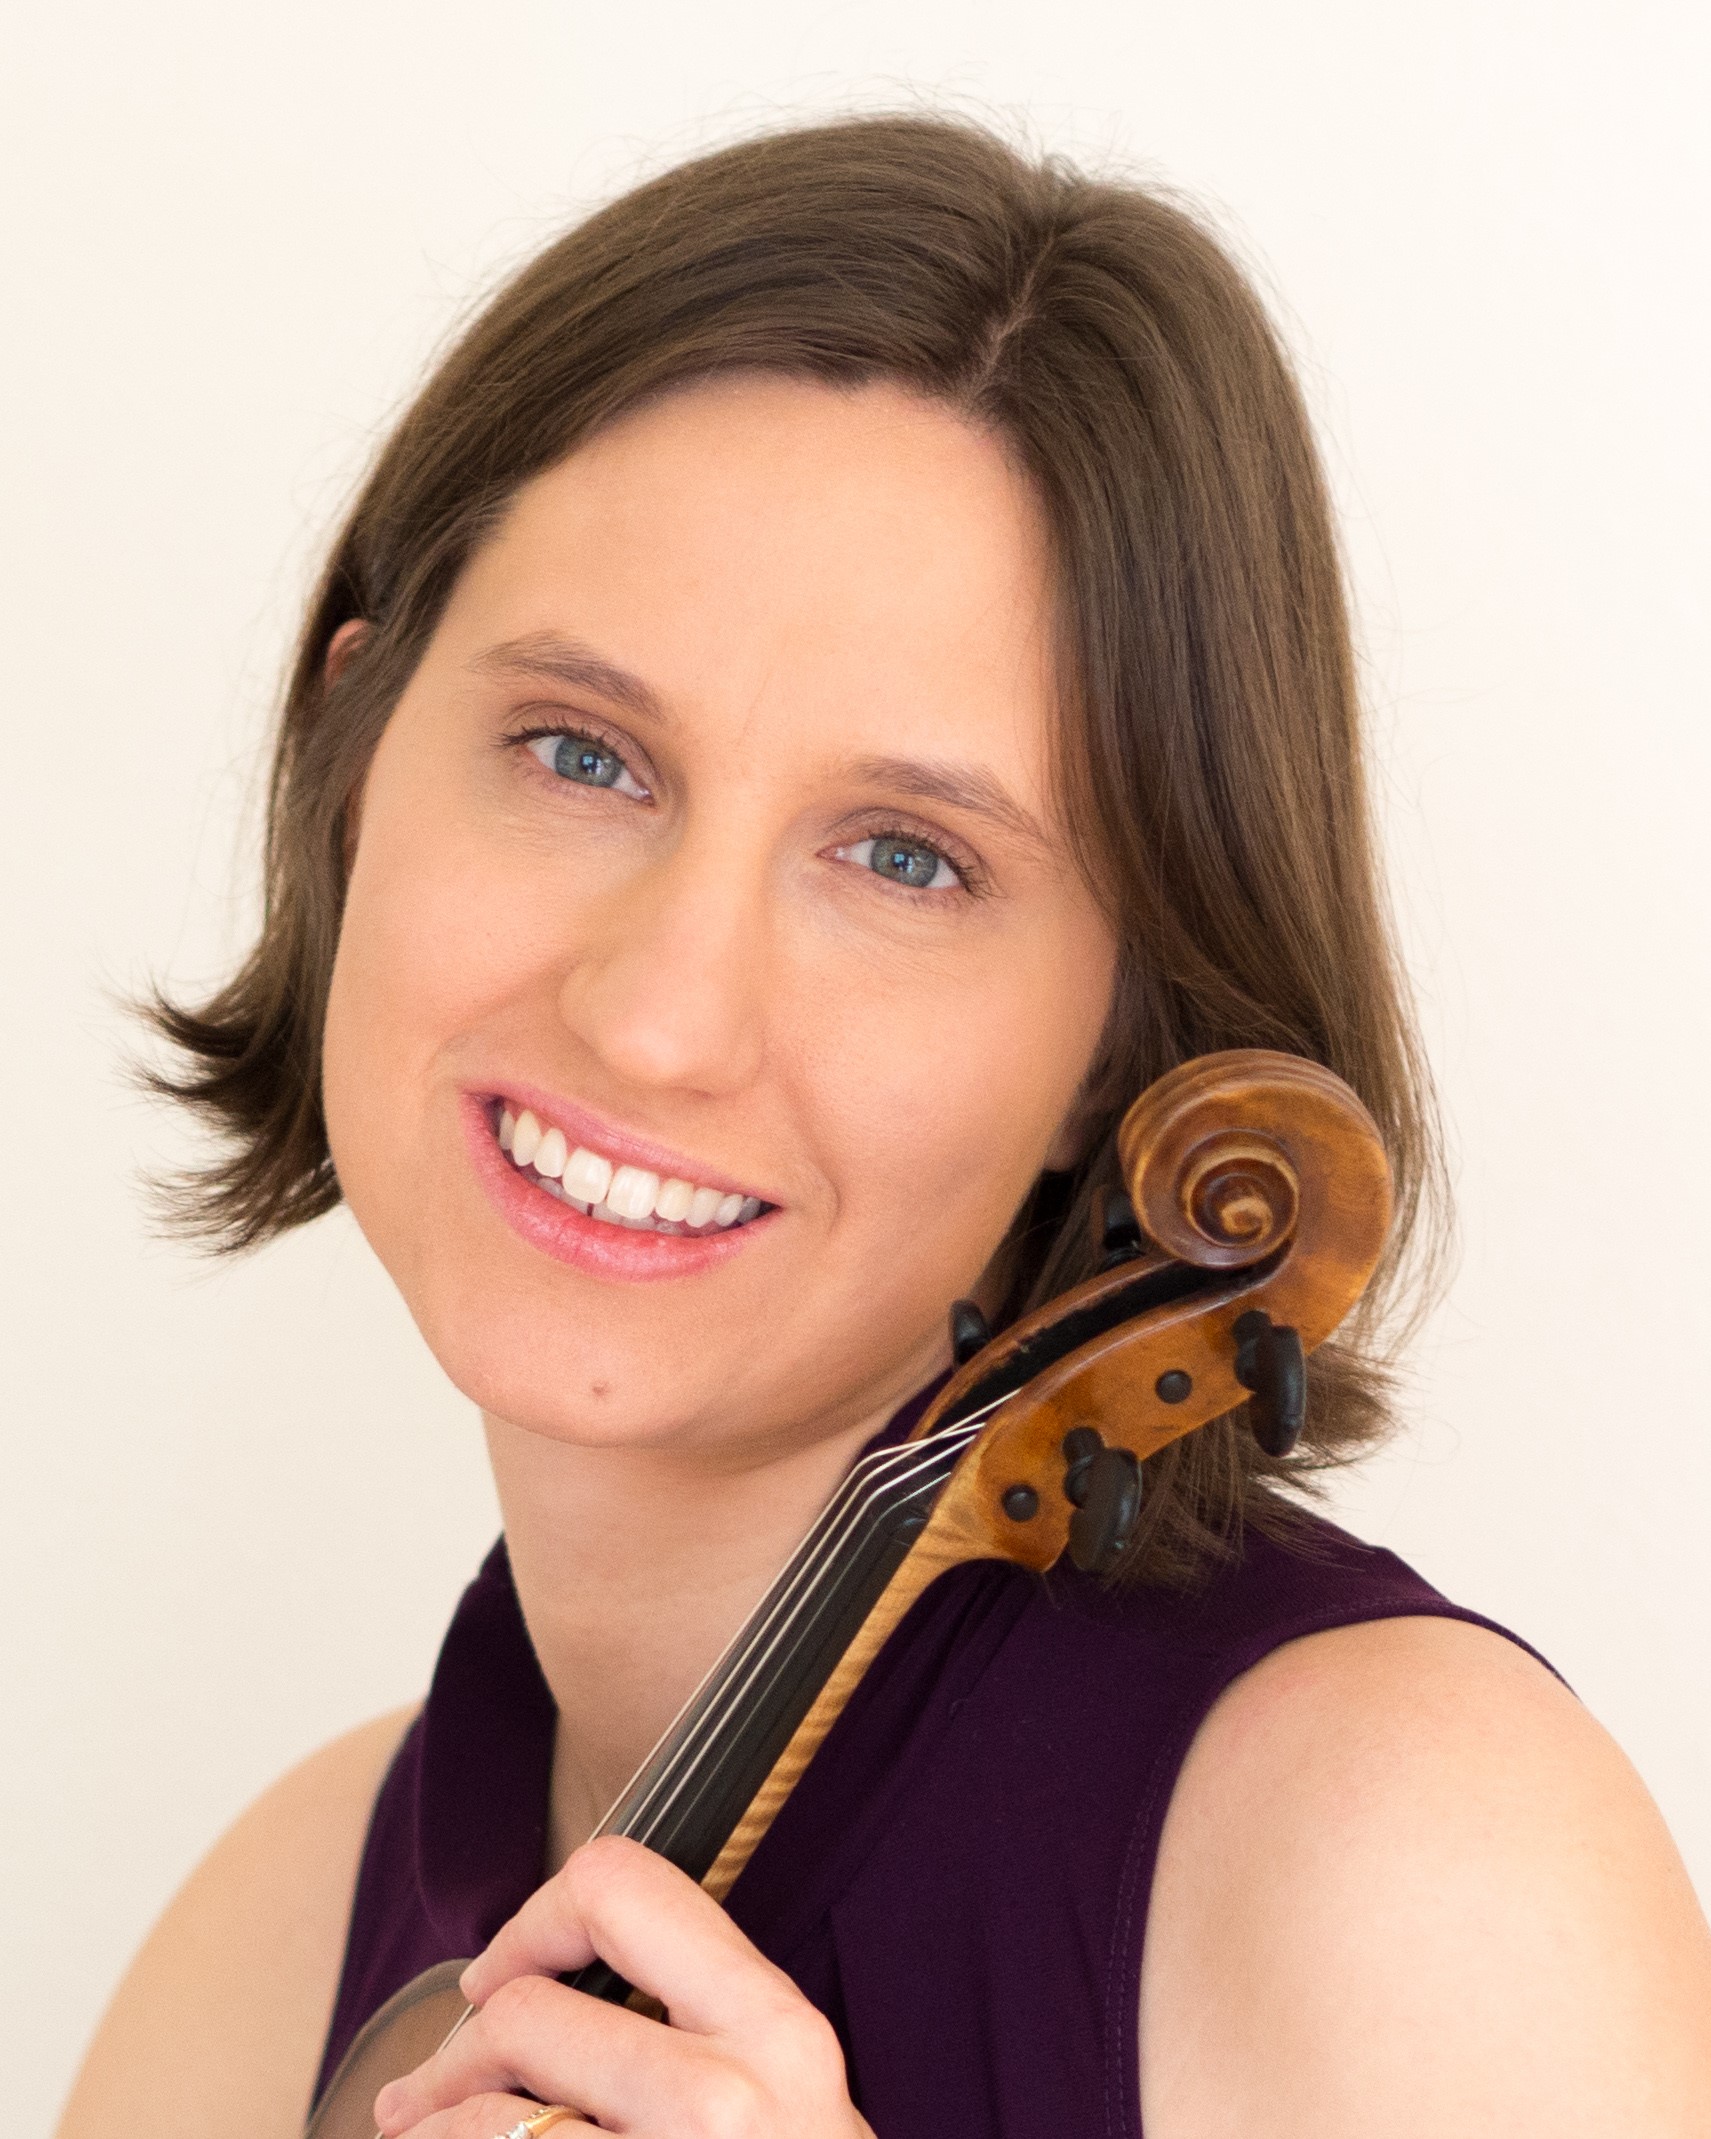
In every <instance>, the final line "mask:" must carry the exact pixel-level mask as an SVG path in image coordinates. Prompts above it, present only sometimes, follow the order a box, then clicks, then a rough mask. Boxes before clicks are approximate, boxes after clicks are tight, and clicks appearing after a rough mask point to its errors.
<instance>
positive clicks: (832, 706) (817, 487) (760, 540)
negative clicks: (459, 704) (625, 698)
mask: <svg viewBox="0 0 1711 2139" xmlns="http://www.w3.org/2000/svg"><path fill="white" fill-rule="evenodd" d="M1049 612H1050V596H1049V569H1048V557H1047V548H1046V542H1045V538H1044V532H1043V528H1042V525H1041V520H1040V515H1039V511H1038V507H1037V504H1036V501H1035V499H1034V496H1033V493H1032V490H1031V488H1030V486H1029V485H1028V483H1027V482H1026V479H1025V478H1024V477H1023V476H1022V475H1020V473H1019V472H1018V471H1017V470H1016V469H1015V467H1014V466H1013V465H1012V463H1011V461H1010V460H1009V458H1008V457H1007V455H1006V454H1005V452H1004V451H1003V449H1002V447H1001V446H1000V445H999V443H998V442H997V441H996V440H994V439H993V438H992V437H991V436H990V435H988V434H987V433H985V432H983V431H981V430H979V429H977V428H975V427H974V426H972V425H971V424H969V423H967V422H966V421H964V420H963V419H962V418H961V417H960V416H959V415H957V414H956V413H955V412H954V411H952V410H950V409H949V408H946V407H944V406H942V405H939V404H937V403H934V402H931V401H927V400H925V399H923V398H921V397H919V396H916V395H913V394H910V393H908V392H907V391H905V390H903V389H901V388H899V387H896V386H893V385H871V386H864V387H861V388H858V389H853V390H843V389H838V388H832V387H826V386H821V385H817V384H814V383H811V382H804V381H800V380H794V379H785V378H766V377H752V376H741V377H734V378H728V379H721V380H717V381H709V382H704V383H701V384H699V385H697V386H694V387H692V388H688V389H684V390H681V391H679V392H676V393H674V394H672V395H671V396H669V397H668V398H665V399H663V400H660V401H658V402H655V403H653V404H651V405H649V406H647V407H645V408H642V409H640V410H637V411H635V412H633V413H631V414H629V415H627V416H625V417H623V418H621V419H620V420H618V421H616V422H614V423H613V424H611V425H610V426H608V427H607V428H606V429H604V430H603V431H601V432H600V433H598V434H597V435H596V436H595V437H594V438H592V439H591V440H589V441H588V442H587V443H585V444H584V445H583V446H581V447H580V448H578V450H577V451H576V452H574V453H572V454H571V455H569V456H568V457H567V458H566V459H565V460H564V461H562V462H560V463H559V464H558V465H557V466H556V467H554V468H552V469H550V470H549V471H547V472H546V473H545V474H543V475H541V476H539V477H537V478H536V479H535V480H534V481H532V482H531V483H529V484H528V485H527V486H526V487H525V488H524V489H523V490H522V491H521V492H520V493H519V495H518V497H517V499H516V500H515V501H514V503H513V506H512V508H511V510H510V511H509V513H508V514H507V516H506V519H505V520H504V522H503V523H502V525H501V527H500V529H499V531H498V532H497V534H496V535H495V536H494V537H493V539H492V540H491V541H490V542H489V543H488V544H487V545H486V547H485V548H484V549H483V550H482V551H481V552H480V553H479V554H478V555H477V556H476V557H475V558H474V559H473V560H472V562H471V564H470V566H469V569H468V571H467V572H466V573H465V575H464V579H463V581H462V582H461V583H460V586H459V589H458V592H457V595H456V596H455V597H454V600H453V603H452V605H451V609H450V610H449V611H448V614H447V618H446V630H447V633H448V635H449V636H450V637H451V639H452V640H453V641H454V642H456V643H457V646H458V647H459V649H460V650H461V651H462V652H463V653H464V655H465V657H466V658H469V657H478V656H479V653H480V650H481V647H482V646H483V645H484V644H491V643H495V642H499V641H504V640H511V639H516V638H521V637H525V636H527V635H529V634H531V633H539V632H560V633H563V634H566V635H569V636H572V637H574V638H575V639H577V640H579V641H581V642H583V643H584V644H586V645H588V646H590V647H591V648H593V649H594V650H595V651H596V652H597V653H598V654H599V655H600V656H601V657H602V658H603V659H605V660H607V661H609V662H612V663H615V664H617V665H619V666H622V667H624V668H626V669H629V670H632V671H634V672H635V673H636V674H637V675H639V676H640V677H642V678H643V679H644V680H645V681H646V683H647V684H648V685H649V687H650V689H651V690H652V691H653V692H654V694H655V695H656V696H657V697H658V698H659V699H660V701H661V702H662V704H663V705H664V706H665V707H666V708H667V709H671V708H674V707H690V708H698V709H700V710H702V711H704V712H706V713H708V714H724V715H726V716H729V715H732V714H735V713H740V714H742V715H743V716H744V717H745V718H747V719H748V720H750V721H754V720H760V719H765V718H768V717H784V716H788V718H789V719H790V720H791V721H792V722H793V723H794V724H795V725H796V726H797V727H798V728H799V729H802V730H803V731H804V732H805V733H811V732H812V731H813V729H814V728H815V727H816V725H817V724H819V723H822V722H825V721H832V722H834V723H836V724H837V725H838V726H839V727H840V728H841V730H842V731H843V733H844V737H845V740H846V741H847V742H848V743H849V744H850V745H851V746H852V747H854V748H858V749H859V748H866V747H869V746H878V745H879V744H881V743H884V744H887V745H889V746H895V744H896V743H897V741H898V739H899V735H900V734H901V735H902V737H903V738H904V739H905V740H910V741H912V742H918V743H919V742H930V741H933V740H935V739H937V740H939V741H941V742H946V743H948V742H950V741H951V740H953V739H954V740H955V741H956V742H957V743H958V744H959V746H960V747H962V748H965V749H966V748H967V747H968V745H969V743H970V741H971V740H972V739H973V735H974V732H975V731H980V732H983V734H984V739H985V742H986V744H987V747H988V750H989V752H990V751H997V752H999V753H1001V754H1005V755H1012V756H1019V757H1021V758H1024V759H1026V760H1028V761H1029V764H1030V770H1031V771H1032V772H1033V774H1034V775H1035V776H1036V777H1037V776H1038V774H1039V770H1040V763H1039V761H1040V760H1041V757H1042V753H1043V749H1044V742H1045V728H1046V722H1047V716H1048V710H1049V706H1050V703H1051V699H1052V695H1053V694H1052V678H1051V639H1052V633H1051V629H1050V623H1049Z"/></svg>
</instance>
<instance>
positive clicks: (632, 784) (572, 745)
mask: <svg viewBox="0 0 1711 2139" xmlns="http://www.w3.org/2000/svg"><path fill="white" fill-rule="evenodd" d="M526 741H527V744H528V749H529V755H530V756H531V757H532V758H534V759H535V761H536V762H537V763H538V764H541V765H544V766H545V767H546V769H547V771H548V772H550V773H552V774H554V775H555V776H556V777H557V778H559V779H561V780H571V781H574V782H575V783H576V785H577V786H578V787H610V788H615V789H616V790H617V792H618V793H619V794H621V795H629V796H631V797H632V798H635V799H640V800H645V799H646V795H647V790H646V788H644V787H643V786H642V785H641V783H640V782H639V781H638V780H637V779H636V776H635V775H634V773H632V772H631V770H630V768H629V767H628V766H627V765H626V764H625V763H624V761H623V759H622V758H621V757H620V756H619V755H618V753H617V751H615V750H614V749H613V748H612V747H611V745H610V744H609V743H603V742H601V741H600V740H599V739H598V738H597V737H595V736H592V735H566V734H564V733H563V732H562V731H559V732H556V733H553V734H549V735H531V736H529V737H527V738H526Z"/></svg>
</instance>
